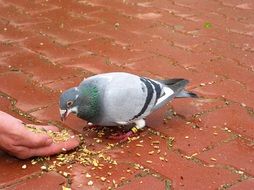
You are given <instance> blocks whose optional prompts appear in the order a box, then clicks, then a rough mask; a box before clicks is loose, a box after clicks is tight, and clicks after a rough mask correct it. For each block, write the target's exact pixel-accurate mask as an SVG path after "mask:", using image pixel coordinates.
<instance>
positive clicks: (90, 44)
mask: <svg viewBox="0 0 254 190" xmlns="http://www.w3.org/2000/svg"><path fill="white" fill-rule="evenodd" d="M73 48H75V49H78V50H82V49H83V50H84V49H85V50H88V51H90V52H93V53H96V54H98V55H100V56H104V57H109V58H110V60H111V62H113V63H115V64H117V65H122V64H124V63H126V62H130V61H134V60H138V59H143V58H145V57H148V56H149V54H148V53H146V52H144V51H142V50H128V49H125V48H123V46H122V45H121V44H117V43H116V42H114V41H113V40H111V39H108V38H101V37H100V38H96V39H91V40H88V41H86V42H82V43H81V42H80V43H78V44H74V45H73Z"/></svg>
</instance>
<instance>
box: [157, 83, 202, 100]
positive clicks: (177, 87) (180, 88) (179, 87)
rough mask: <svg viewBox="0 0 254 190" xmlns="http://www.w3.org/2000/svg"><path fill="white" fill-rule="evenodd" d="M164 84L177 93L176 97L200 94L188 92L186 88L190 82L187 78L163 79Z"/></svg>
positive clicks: (195, 96) (191, 96) (193, 96)
mask: <svg viewBox="0 0 254 190" xmlns="http://www.w3.org/2000/svg"><path fill="white" fill-rule="evenodd" d="M161 82H162V83H163V84H165V85H167V86H168V87H170V88H171V89H172V90H173V91H174V94H175V97H176V98H189V97H190V98H198V95H197V94H195V93H193V92H188V91H186V90H185V89H184V88H185V86H186V85H187V84H188V83H189V81H188V80H186V79H168V80H162V81H161Z"/></svg>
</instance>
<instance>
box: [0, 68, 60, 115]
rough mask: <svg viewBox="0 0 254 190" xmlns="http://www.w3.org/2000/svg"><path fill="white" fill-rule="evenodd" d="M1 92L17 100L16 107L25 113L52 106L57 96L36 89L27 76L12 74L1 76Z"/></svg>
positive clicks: (18, 73)
mask: <svg viewBox="0 0 254 190" xmlns="http://www.w3.org/2000/svg"><path fill="white" fill-rule="evenodd" d="M0 80H1V85H0V87H1V91H2V92H4V93H6V94H8V95H9V96H11V97H13V98H14V99H16V100H17V104H16V106H17V107H18V108H20V109H22V110H23V111H28V110H31V109H33V108H39V107H42V106H46V105H49V104H52V102H54V101H55V97H56V96H57V94H55V93H49V92H47V91H43V90H42V89H40V88H39V87H35V86H34V85H33V84H32V81H31V80H30V81H29V78H27V76H26V75H24V74H22V73H20V72H11V73H8V74H5V75H1V76H0Z"/></svg>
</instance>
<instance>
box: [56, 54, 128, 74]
mask: <svg viewBox="0 0 254 190" xmlns="http://www.w3.org/2000/svg"><path fill="white" fill-rule="evenodd" d="M57 63H59V64H62V65H64V66H65V67H75V68H81V69H84V70H86V71H89V72H91V73H94V74H99V73H104V72H116V71H126V70H124V69H123V68H122V67H119V66H117V65H115V64H112V63H111V60H110V58H107V57H101V56H97V55H87V56H80V57H75V58H71V59H65V60H62V61H58V62H57Z"/></svg>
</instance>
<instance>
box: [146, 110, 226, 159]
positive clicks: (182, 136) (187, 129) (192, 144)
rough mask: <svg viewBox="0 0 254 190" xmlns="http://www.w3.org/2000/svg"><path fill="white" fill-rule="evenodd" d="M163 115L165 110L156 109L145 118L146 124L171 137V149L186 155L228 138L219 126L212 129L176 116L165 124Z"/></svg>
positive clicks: (198, 151)
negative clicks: (187, 122)
mask: <svg viewBox="0 0 254 190" xmlns="http://www.w3.org/2000/svg"><path fill="white" fill-rule="evenodd" d="M178 114H181V112H178ZM164 117H165V112H164V113H163V110H161V111H157V112H156V113H154V114H152V115H151V116H149V117H148V118H147V120H146V121H147V125H148V126H149V127H150V128H152V129H153V130H155V131H158V132H160V133H161V134H163V135H165V136H166V137H173V138H174V141H173V149H176V150H180V151H182V152H185V153H186V154H188V155H192V154H194V153H197V154H199V153H200V152H202V151H203V150H204V149H206V148H207V147H213V146H215V145H217V144H218V143H220V142H222V141H224V140H226V139H229V138H230V135H229V134H227V133H226V132H224V131H222V130H221V129H220V128H217V129H214V128H212V126H208V125H205V124H202V123H200V122H198V121H195V120H190V121H191V122H192V123H190V124H186V121H184V120H182V119H180V118H178V117H172V119H170V120H167V122H166V124H165V123H164V122H163V119H164ZM193 126H194V127H193ZM214 133H216V135H215V134H214Z"/></svg>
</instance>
